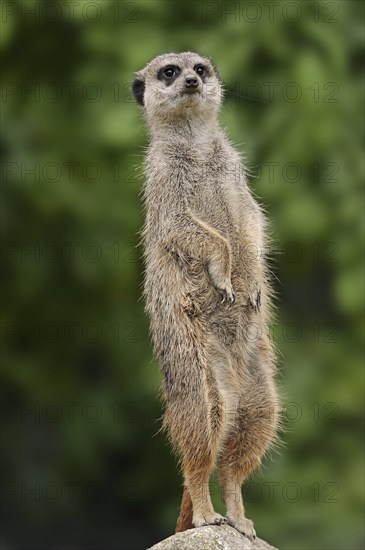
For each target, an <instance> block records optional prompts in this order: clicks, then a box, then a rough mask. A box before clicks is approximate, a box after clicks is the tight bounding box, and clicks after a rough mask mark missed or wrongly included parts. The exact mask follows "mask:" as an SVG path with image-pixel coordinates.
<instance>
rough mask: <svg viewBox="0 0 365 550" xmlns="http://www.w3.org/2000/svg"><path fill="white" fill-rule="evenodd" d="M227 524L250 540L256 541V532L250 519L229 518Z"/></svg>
mask: <svg viewBox="0 0 365 550" xmlns="http://www.w3.org/2000/svg"><path fill="white" fill-rule="evenodd" d="M227 523H228V525H231V526H232V527H234V528H235V529H237V531H239V532H240V533H242V535H245V536H246V537H248V538H249V539H252V540H255V538H256V531H255V528H254V525H253V522H252V521H251V520H250V519H247V518H245V517H241V518H237V519H233V518H231V517H229V516H227Z"/></svg>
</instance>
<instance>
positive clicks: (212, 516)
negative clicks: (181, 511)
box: [193, 512, 227, 527]
mask: <svg viewBox="0 0 365 550" xmlns="http://www.w3.org/2000/svg"><path fill="white" fill-rule="evenodd" d="M224 523H227V520H226V518H224V517H223V516H221V515H220V514H217V513H216V512H212V513H208V514H204V515H202V516H197V517H196V518H193V525H194V527H204V525H223V524H224Z"/></svg>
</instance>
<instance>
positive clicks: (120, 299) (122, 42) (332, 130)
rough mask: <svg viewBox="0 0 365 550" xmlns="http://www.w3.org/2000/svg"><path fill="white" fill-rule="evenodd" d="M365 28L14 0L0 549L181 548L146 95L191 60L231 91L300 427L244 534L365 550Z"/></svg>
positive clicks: (279, 17)
mask: <svg viewBox="0 0 365 550" xmlns="http://www.w3.org/2000/svg"><path fill="white" fill-rule="evenodd" d="M362 21H363V4H362V2H357V1H333V2H324V1H319V2H309V1H308V2H307V1H298V2H273V3H272V4H270V3H267V2H263V3H261V2H241V3H239V2H227V3H225V2H199V1H197V2H177V1H172V2H171V1H170V2H168V1H167V0H150V1H143V2H127V3H122V2H115V1H109V0H102V1H99V2H98V1H97V2H87V1H79V2H73V1H71V2H68V3H67V2H62V1H61V0H60V1H59V2H48V1H43V2H40V1H34V0H26V1H24V2H20V1H7V2H3V3H2V28H1V41H0V44H1V48H2V53H3V73H2V74H3V85H2V130H1V147H2V153H3V163H2V181H3V201H2V205H3V206H2V208H3V217H2V219H3V232H2V235H3V276H4V285H3V295H2V297H3V313H2V343H3V346H2V348H3V361H2V379H3V384H2V398H3V408H2V413H3V418H2V420H3V430H2V436H3V437H2V444H3V453H2V455H3V459H2V471H3V479H4V482H3V485H2V487H3V495H2V496H3V499H2V500H3V503H4V506H3V519H4V524H3V533H2V548H4V549H5V550H13V549H22V550H23V549H24V550H25V549H27V550H28V549H33V548H34V549H37V550H40V549H43V548H47V549H55V550H56V549H57V550H61V549H62V550H66V549H67V550H71V549H72V550H73V549H85V550H86V549H91V550H94V549H95V550H96V549H100V550H101V549H103V550H105V549H108V550H112V549H114V548H115V549H116V548H125V549H128V550H132V549H139V548H145V547H147V546H150V545H151V544H152V543H153V542H156V541H158V540H161V539H162V538H164V537H166V536H168V535H170V534H171V533H172V532H173V529H174V522H175V520H176V517H177V513H178V506H179V499H180V494H181V477H180V476H179V474H178V471H177V469H176V464H175V460H174V458H173V456H172V454H171V452H170V449H169V447H168V445H167V442H166V439H165V438H164V436H163V435H161V434H158V430H159V428H160V425H161V422H160V416H161V406H160V402H159V400H158V397H157V391H158V387H159V381H160V374H159V370H158V366H157V364H156V363H155V362H154V361H153V360H152V353H151V344H150V337H149V334H148V320H147V319H146V317H145V315H144V312H143V301H142V300H141V285H142V279H143V261H142V259H141V248H140V247H138V246H137V245H138V242H139V230H140V228H141V225H142V223H143V210H142V206H141V199H140V190H141V187H142V185H143V176H142V175H141V169H140V166H141V163H142V161H143V156H144V151H145V146H146V144H147V135H146V132H145V129H144V124H143V120H142V117H141V114H140V112H139V109H138V108H137V106H136V105H135V104H134V103H133V102H132V99H131V97H130V92H129V86H130V83H131V81H132V79H133V73H134V72H135V71H137V70H139V69H140V68H142V67H143V66H144V65H145V63H146V62H147V61H149V60H150V59H151V58H152V57H154V56H155V55H156V54H159V53H162V52H165V51H185V50H192V51H198V52H201V53H202V54H203V55H208V56H209V57H211V58H212V59H213V60H214V62H215V64H216V66H217V68H218V70H219V73H220V75H221V77H222V79H223V81H224V82H225V86H226V100H225V106H224V108H223V110H222V123H223V125H224V126H225V127H227V130H228V132H229V135H230V137H231V139H232V141H233V142H234V143H236V144H237V147H238V148H239V150H240V151H242V153H243V154H244V155H245V158H246V163H247V165H248V167H249V170H250V185H251V187H252V189H253V191H254V193H255V194H257V196H258V197H259V198H260V200H261V202H262V204H263V205H264V206H265V207H266V209H267V211H268V217H269V219H270V221H271V229H272V234H273V243H274V244H273V250H272V256H273V273H274V276H275V286H276V291H277V294H278V299H277V305H278V312H277V322H276V324H275V325H274V326H273V327H272V333H273V338H274V340H275V341H276V343H277V346H278V349H279V352H280V385H281V392H282V396H283V404H284V421H285V428H286V431H285V433H284V434H283V436H282V440H283V447H282V449H281V450H280V453H275V452H273V454H272V460H270V459H268V460H267V461H266V462H265V467H264V468H263V469H262V471H261V472H259V473H257V474H256V475H255V476H254V477H253V478H252V479H251V480H250V481H249V483H248V484H247V486H246V488H245V491H244V493H245V494H246V508H247V513H248V516H249V517H252V518H253V519H254V520H255V523H256V527H257V531H258V533H259V535H260V536H261V537H263V538H266V539H267V540H269V541H270V542H271V543H272V544H274V545H277V546H278V547H279V548H280V549H281V550H286V549H287V550H295V549H298V550H303V549H304V548H305V549H322V550H323V549H328V550H329V549H331V550H333V549H334V550H341V549H345V548H346V549H351V550H352V549H357V548H361V547H363V542H362V529H361V524H362V521H361V520H362V511H363V510H362V504H361V502H362V487H363V484H362V481H363V477H362V444H361V442H362V440H363V435H362V429H363V426H362V414H361V412H362V411H361V409H362V400H363V397H362V381H363V378H362V376H363V375H362V368H361V367H362V360H361V359H362V347H361V336H362V330H363V326H362V315H361V314H362V310H363V308H362V306H363V299H362V298H363V295H362V288H363V272H362V261H361V258H362V253H361V251H362V231H361V229H362V223H361V206H360V205H361V196H362V186H361V182H362V181H363V177H364V174H363V150H362V145H361V144H362V129H363V126H362V116H361V115H362V113H363V105H362V94H361V91H362V88H361V66H362V51H361V46H362V25H361V23H362ZM32 411H33V412H32ZM212 492H213V493H214V501H215V505H216V506H217V508H219V509H222V503H221V496H220V492H219V489H218V487H217V486H216V484H215V483H213V484H212Z"/></svg>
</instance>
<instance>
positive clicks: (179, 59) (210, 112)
mask: <svg viewBox="0 0 365 550" xmlns="http://www.w3.org/2000/svg"><path fill="white" fill-rule="evenodd" d="M132 91H133V95H134V97H135V99H136V101H137V103H139V105H141V106H142V107H143V108H144V111H145V115H146V118H147V120H148V122H149V125H150V126H151V127H152V128H156V127H158V126H160V127H166V125H167V124H172V125H173V124H175V123H176V122H177V121H179V120H180V121H182V120H184V118H185V119H188V120H189V122H190V123H191V121H192V120H193V121H194V120H196V122H197V123H200V124H203V123H207V122H209V121H212V119H216V117H217V113H218V111H219V107H220V105H221V102H222V96H223V90H222V85H221V82H220V80H219V78H218V75H217V72H216V70H215V68H214V66H213V64H212V63H211V61H210V60H209V59H207V58H206V57H202V56H200V55H199V54H197V53H193V52H184V53H168V54H163V55H159V56H158V57H155V58H154V59H153V60H152V61H151V62H150V63H148V65H146V67H145V68H144V69H142V70H141V71H140V72H138V73H137V74H136V78H135V80H134V82H133V85H132Z"/></svg>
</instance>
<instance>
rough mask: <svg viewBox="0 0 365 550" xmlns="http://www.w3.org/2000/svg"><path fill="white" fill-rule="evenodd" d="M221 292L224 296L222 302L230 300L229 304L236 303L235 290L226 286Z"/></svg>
mask: <svg viewBox="0 0 365 550" xmlns="http://www.w3.org/2000/svg"><path fill="white" fill-rule="evenodd" d="M221 293H222V296H223V297H222V301H221V303H223V302H228V303H229V304H234V302H235V299H236V295H235V293H234V292H233V290H228V289H227V288H224V289H223V290H221Z"/></svg>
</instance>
